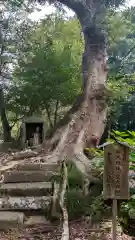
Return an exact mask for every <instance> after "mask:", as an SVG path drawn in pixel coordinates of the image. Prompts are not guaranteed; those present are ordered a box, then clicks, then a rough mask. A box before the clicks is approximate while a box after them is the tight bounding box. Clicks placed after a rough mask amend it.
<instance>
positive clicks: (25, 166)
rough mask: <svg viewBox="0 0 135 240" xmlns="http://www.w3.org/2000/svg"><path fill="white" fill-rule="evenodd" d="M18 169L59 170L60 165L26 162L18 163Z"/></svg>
mask: <svg viewBox="0 0 135 240" xmlns="http://www.w3.org/2000/svg"><path fill="white" fill-rule="evenodd" d="M16 169H17V170H18V171H44V170H46V171H55V172H56V171H58V170H59V166H58V164H57V163H56V164H49V163H41V164H40V163H34V164H33V163H25V164H18V166H17V167H16Z"/></svg>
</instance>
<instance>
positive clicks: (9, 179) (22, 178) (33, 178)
mask: <svg viewBox="0 0 135 240" xmlns="http://www.w3.org/2000/svg"><path fill="white" fill-rule="evenodd" d="M53 175H57V173H54V172H52V171H6V172H4V179H3V182H4V183H21V182H45V181H49V180H51V178H52V176H53Z"/></svg>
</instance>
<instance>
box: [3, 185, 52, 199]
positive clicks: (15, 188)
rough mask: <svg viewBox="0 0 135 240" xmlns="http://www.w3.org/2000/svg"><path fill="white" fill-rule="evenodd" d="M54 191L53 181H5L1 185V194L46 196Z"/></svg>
mask: <svg viewBox="0 0 135 240" xmlns="http://www.w3.org/2000/svg"><path fill="white" fill-rule="evenodd" d="M51 193H52V183H51V182H33V183H30V182H28V183H4V184H2V185H1V186H0V196H2V195H3V194H5V195H7V194H8V195H10V196H44V195H49V194H51Z"/></svg>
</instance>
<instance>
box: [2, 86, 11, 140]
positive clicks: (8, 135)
mask: <svg viewBox="0 0 135 240" xmlns="http://www.w3.org/2000/svg"><path fill="white" fill-rule="evenodd" d="M0 115H1V122H2V128H3V137H4V142H9V141H11V128H10V125H9V122H8V120H7V116H6V110H5V104H4V94H3V89H2V88H0Z"/></svg>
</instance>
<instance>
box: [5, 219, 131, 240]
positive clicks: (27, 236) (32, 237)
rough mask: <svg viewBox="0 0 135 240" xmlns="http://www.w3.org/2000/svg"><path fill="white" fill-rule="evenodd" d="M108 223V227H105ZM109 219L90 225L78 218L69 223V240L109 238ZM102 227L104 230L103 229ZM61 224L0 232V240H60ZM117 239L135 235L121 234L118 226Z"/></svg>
mask: <svg viewBox="0 0 135 240" xmlns="http://www.w3.org/2000/svg"><path fill="white" fill-rule="evenodd" d="M107 225H108V227H107ZM110 225H111V221H110V220H108V221H107V220H106V222H104V223H103V225H102V230H101V225H100V224H98V225H96V227H95V226H91V225H90V224H89V223H88V222H87V221H84V220H78V221H72V222H70V223H69V232H70V240H99V239H100V240H111V239H112V235H111V229H110V228H111V226H110ZM103 228H104V230H103ZM61 230H62V228H61V226H58V225H57V226H52V229H51V231H50V229H49V232H48V230H47V228H46V226H45V225H39V226H35V227H33V228H26V229H23V230H21V231H20V232H19V231H9V232H8V233H4V232H0V240H17V239H18V240H19V239H20V240H61ZM117 240H135V237H129V236H127V235H125V234H122V235H121V230H120V228H119V227H118V232H117Z"/></svg>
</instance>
